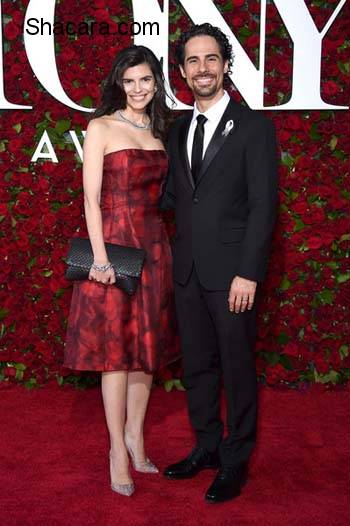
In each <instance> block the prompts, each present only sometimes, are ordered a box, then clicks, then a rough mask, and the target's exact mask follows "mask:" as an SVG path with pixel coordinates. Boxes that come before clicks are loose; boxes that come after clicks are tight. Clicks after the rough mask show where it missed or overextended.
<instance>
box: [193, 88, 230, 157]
mask: <svg viewBox="0 0 350 526" xmlns="http://www.w3.org/2000/svg"><path fill="white" fill-rule="evenodd" d="M229 102H230V96H229V94H228V93H227V91H224V94H223V96H222V97H221V99H220V100H218V101H217V102H216V103H215V104H214V105H213V106H211V107H210V108H209V110H207V111H205V112H204V113H203V114H202V115H205V117H206V118H207V119H208V120H207V121H206V123H205V124H204V141H203V157H204V155H205V152H206V149H207V147H208V144H209V143H210V140H211V138H212V136H213V135H214V132H215V130H216V128H217V126H218V124H219V122H220V120H221V117H222V116H223V114H224V111H225V110H226V108H227V105H228V103H229ZM200 113H201V112H200V111H199V109H198V108H197V104H196V103H195V104H194V110H193V117H192V121H191V124H190V128H189V130H188V136H187V154H188V160H189V163H190V166H191V158H192V146H193V138H194V132H195V130H196V127H197V116H198V115H200Z"/></svg>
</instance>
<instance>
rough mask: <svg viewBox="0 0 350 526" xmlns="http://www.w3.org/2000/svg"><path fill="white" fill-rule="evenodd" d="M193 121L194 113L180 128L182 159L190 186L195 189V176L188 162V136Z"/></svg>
mask: <svg viewBox="0 0 350 526" xmlns="http://www.w3.org/2000/svg"><path fill="white" fill-rule="evenodd" d="M191 120H192V113H191V114H190V115H189V116H187V117H186V118H185V119H184V121H183V123H182V124H181V126H180V130H179V150H180V159H181V162H182V165H183V167H184V170H185V174H186V176H187V178H188V180H189V183H190V185H191V186H192V188H194V187H195V184H194V180H193V175H192V172H191V167H190V163H189V160H188V154H187V136H188V131H189V128H190V124H191Z"/></svg>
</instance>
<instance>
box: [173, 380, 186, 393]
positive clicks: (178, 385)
mask: <svg viewBox="0 0 350 526" xmlns="http://www.w3.org/2000/svg"><path fill="white" fill-rule="evenodd" d="M174 386H175V387H176V389H177V390H178V391H186V389H185V388H184V386H183V385H182V382H181V380H180V378H175V380H174Z"/></svg>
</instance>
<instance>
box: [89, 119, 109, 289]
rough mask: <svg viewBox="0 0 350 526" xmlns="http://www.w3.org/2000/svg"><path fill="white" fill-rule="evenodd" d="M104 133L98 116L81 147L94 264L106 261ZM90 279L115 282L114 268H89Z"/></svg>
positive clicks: (104, 128)
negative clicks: (103, 181)
mask: <svg viewBox="0 0 350 526" xmlns="http://www.w3.org/2000/svg"><path fill="white" fill-rule="evenodd" d="M106 135H107V129H106V124H105V123H103V122H101V121H99V120H92V121H91V122H90V123H89V125H88V127H87V132H86V136H85V140H84V148H83V151H84V162H83V188H84V209H85V219H86V225H87V230H88V233H89V238H90V242H91V246H92V251H93V253H94V263H96V264H97V265H104V264H106V263H108V257H107V253H106V249H105V244H104V239H103V230H102V214H101V208H100V199H101V187H102V175H103V155H104V148H105V139H106ZM89 279H95V280H96V281H101V282H103V283H114V281H115V276H114V271H113V269H110V270H109V271H106V272H102V271H97V270H94V269H91V271H90V275H89Z"/></svg>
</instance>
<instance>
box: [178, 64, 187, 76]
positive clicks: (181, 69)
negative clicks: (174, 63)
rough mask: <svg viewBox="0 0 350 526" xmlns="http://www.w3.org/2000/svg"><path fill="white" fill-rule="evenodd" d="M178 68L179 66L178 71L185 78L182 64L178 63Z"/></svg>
mask: <svg viewBox="0 0 350 526" xmlns="http://www.w3.org/2000/svg"><path fill="white" fill-rule="evenodd" d="M179 68H180V71H181V75H182V76H183V78H184V79H185V78H186V73H185V70H184V68H183V66H181V64H180V65H179Z"/></svg>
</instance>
